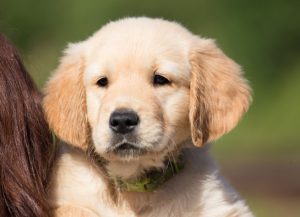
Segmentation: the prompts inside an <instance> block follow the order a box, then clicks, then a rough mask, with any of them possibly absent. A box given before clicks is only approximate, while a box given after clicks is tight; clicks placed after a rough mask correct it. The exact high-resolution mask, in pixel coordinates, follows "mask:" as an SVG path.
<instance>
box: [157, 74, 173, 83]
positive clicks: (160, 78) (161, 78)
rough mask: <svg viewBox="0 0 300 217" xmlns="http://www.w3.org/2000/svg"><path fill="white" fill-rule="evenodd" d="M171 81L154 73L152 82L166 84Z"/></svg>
mask: <svg viewBox="0 0 300 217" xmlns="http://www.w3.org/2000/svg"><path fill="white" fill-rule="evenodd" d="M170 83H171V81H169V80H168V79H167V78H165V77H164V76H162V75H154V77H153V84H154V85H166V84H170Z"/></svg>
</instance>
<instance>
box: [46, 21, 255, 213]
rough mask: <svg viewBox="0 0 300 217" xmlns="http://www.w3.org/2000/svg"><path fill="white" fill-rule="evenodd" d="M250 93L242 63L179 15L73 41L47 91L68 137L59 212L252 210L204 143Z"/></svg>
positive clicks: (58, 126)
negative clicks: (181, 20) (195, 31)
mask: <svg viewBox="0 0 300 217" xmlns="http://www.w3.org/2000/svg"><path fill="white" fill-rule="evenodd" d="M250 101H251V96H250V88H249V86H248V84H247V81H246V80H245V79H244V78H243V77H242V72H241V69H240V67H239V66H238V65H237V64H236V63H235V62H234V61H233V60H231V59H230V58H229V57H227V56H226V55H225V54H224V53H223V52H222V51H221V50H220V49H219V48H218V47H217V46H216V45H215V43H214V41H213V40H210V39H204V38H201V37H198V36H196V35H193V34H192V33H191V32H189V31H188V30H187V29H185V28H184V27H182V26H181V25H179V24H177V23H175V22H169V21H165V20H162V19H151V18H144V17H142V18H126V19H121V20H118V21H116V22H111V23H109V24H107V25H105V26H104V27H102V28H101V29H100V30H99V31H98V32H96V33H95V34H94V35H93V36H92V37H90V38H88V39H87V40H86V41H83V42H80V43H76V44H71V45H70V46H69V48H68V49H67V50H66V52H65V56H64V57H63V58H62V60H61V64H60V65H59V67H58V69H57V70H56V71H55V73H54V75H53V77H52V78H51V79H50V81H49V82H48V83H47V85H46V88H45V98H44V109H45V113H46V116H47V119H48V121H49V124H50V126H51V128H52V129H53V130H54V132H55V133H56V134H57V135H58V136H59V137H60V138H61V139H62V140H63V141H64V142H65V143H64V144H61V151H60V154H59V156H58V159H57V163H56V169H55V172H54V174H53V178H52V187H51V192H50V193H51V197H50V202H51V204H52V206H53V208H54V209H55V210H56V213H57V216H105V217H109V216H124V217H125V216H126V217H127V216H128V217H129V216H130V217H133V216H139V217H146V216H147V217H150V216H151V217H167V216H172V217H180V216H185V217H196V216H197V217H200V216H201V217H233V216H235V217H237V216H243V217H245V216H246V217H251V216H252V214H251V213H250V211H249V210H248V208H247V206H246V205H245V203H244V202H243V200H241V199H240V198H239V197H238V195H237V193H235V191H234V190H233V189H232V188H231V187H230V186H229V185H228V184H227V183H226V181H224V179H223V178H222V177H221V176H220V175H219V173H218V169H217V167H216V165H215V164H214V162H213V160H212V159H211V157H210V156H209V148H208V145H207V143H208V142H210V141H213V140H216V139H217V138H219V137H220V136H221V135H223V134H224V133H227V132H228V131H230V130H231V129H232V128H233V127H235V126H236V124H237V123H238V121H239V119H240V118H241V116H242V114H243V113H244V112H245V111H246V110H247V109H248V106H249V103H250Z"/></svg>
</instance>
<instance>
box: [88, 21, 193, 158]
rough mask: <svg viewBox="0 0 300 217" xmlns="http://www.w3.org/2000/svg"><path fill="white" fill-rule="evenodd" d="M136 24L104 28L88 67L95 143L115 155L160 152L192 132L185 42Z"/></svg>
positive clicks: (106, 154)
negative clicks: (125, 30) (126, 29)
mask: <svg viewBox="0 0 300 217" xmlns="http://www.w3.org/2000/svg"><path fill="white" fill-rule="evenodd" d="M120 27H121V26H119V28H120ZM133 28H135V31H131V32H128V33H127V34H125V35H122V34H119V32H120V31H121V30H119V29H117V28H114V30H115V31H107V32H103V33H102V37H103V39H102V40H101V44H100V45H99V46H96V47H95V48H92V49H91V50H90V53H89V54H88V56H89V57H88V58H87V61H86V68H85V71H84V85H85V89H86V99H87V101H86V102H87V103H86V104H87V114H88V115H87V117H88V122H89V124H90V126H91V132H92V139H93V143H94V146H95V149H96V151H97V152H98V153H99V154H101V155H102V156H103V157H106V158H107V159H109V160H114V159H120V158H124V159H127V160H130V159H132V158H141V157H149V155H153V154H156V155H160V154H162V153H165V152H168V151H172V150H173V149H174V146H176V145H178V144H180V143H181V142H183V141H184V140H186V139H188V138H189V137H190V130H189V118H188V114H189V85H190V66H189V62H188V57H187V55H188V53H187V52H186V50H185V49H182V48H183V47H184V44H183V43H181V42H180V41H179V40H177V41H176V40H174V38H173V37H174V35H173V34H170V35H168V36H165V35H164V34H163V33H160V32H158V31H157V30H156V29H155V28H154V27H150V28H152V29H151V30H149V29H143V27H142V26H140V27H133ZM100 34H101V33H100ZM142 34H145V37H139V35H142ZM96 44H97V43H96Z"/></svg>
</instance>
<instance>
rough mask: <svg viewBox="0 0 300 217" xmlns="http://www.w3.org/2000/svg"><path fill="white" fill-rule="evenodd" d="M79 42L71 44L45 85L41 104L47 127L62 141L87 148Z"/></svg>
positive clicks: (86, 125)
mask: <svg viewBox="0 0 300 217" xmlns="http://www.w3.org/2000/svg"><path fill="white" fill-rule="evenodd" d="M83 68H84V58H83V56H82V48H81V44H72V45H71V46H69V48H68V49H67V50H66V51H65V55H64V57H63V58H62V59H61V63H60V65H59V66H58V68H57V69H56V71H55V72H54V75H53V77H52V78H51V79H50V80H49V81H48V83H47V84H46V87H45V90H44V91H45V92H44V93H45V97H44V101H43V107H44V111H45V115H46V118H47V120H48V122H49V125H50V128H52V129H53V130H54V132H55V133H56V134H57V136H58V137H60V138H61V139H62V140H64V141H65V142H67V143H69V144H72V145H75V146H77V147H81V148H86V147H87V137H88V124H87V117H86V102H85V89H84V85H83Z"/></svg>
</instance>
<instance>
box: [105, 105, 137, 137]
mask: <svg viewBox="0 0 300 217" xmlns="http://www.w3.org/2000/svg"><path fill="white" fill-rule="evenodd" d="M138 124H139V116H138V115H137V113H136V112H134V111H132V110H129V109H118V110H115V111H114V112H113V113H112V114H111V116H110V118H109V127H110V129H111V130H112V131H113V132H114V133H117V134H123V135H124V134H128V133H131V132H132V131H133V130H134V129H135V128H136V126H137V125H138Z"/></svg>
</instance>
